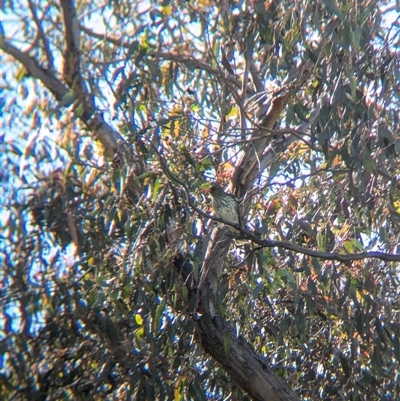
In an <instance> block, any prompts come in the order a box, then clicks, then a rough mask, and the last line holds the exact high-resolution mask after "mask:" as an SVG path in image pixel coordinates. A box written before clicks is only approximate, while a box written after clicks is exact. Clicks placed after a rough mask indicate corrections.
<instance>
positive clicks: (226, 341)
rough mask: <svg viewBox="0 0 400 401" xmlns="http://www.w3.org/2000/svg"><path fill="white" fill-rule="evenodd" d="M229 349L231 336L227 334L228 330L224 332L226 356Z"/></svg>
mask: <svg viewBox="0 0 400 401" xmlns="http://www.w3.org/2000/svg"><path fill="white" fill-rule="evenodd" d="M230 349H231V336H230V334H229V331H227V332H225V333H224V350H225V356H226V357H228V354H229V350H230Z"/></svg>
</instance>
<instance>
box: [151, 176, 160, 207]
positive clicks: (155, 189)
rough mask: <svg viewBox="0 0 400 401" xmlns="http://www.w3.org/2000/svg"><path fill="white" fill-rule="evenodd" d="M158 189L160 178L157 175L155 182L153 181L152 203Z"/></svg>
mask: <svg viewBox="0 0 400 401" xmlns="http://www.w3.org/2000/svg"><path fill="white" fill-rule="evenodd" d="M159 189H160V179H159V178H158V177H157V178H156V182H155V183H154V186H153V196H152V198H151V202H152V203H154V202H155V201H156V199H157V195H158V190H159Z"/></svg>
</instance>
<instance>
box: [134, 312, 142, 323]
mask: <svg viewBox="0 0 400 401" xmlns="http://www.w3.org/2000/svg"><path fill="white" fill-rule="evenodd" d="M135 322H136V324H137V325H138V326H142V325H143V318H142V316H140V315H139V314H138V313H137V314H136V315H135Z"/></svg>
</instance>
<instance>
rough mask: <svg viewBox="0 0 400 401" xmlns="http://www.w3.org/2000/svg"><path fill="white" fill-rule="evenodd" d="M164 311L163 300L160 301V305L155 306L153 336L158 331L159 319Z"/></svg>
mask: <svg viewBox="0 0 400 401" xmlns="http://www.w3.org/2000/svg"><path fill="white" fill-rule="evenodd" d="M164 309H165V299H163V300H162V301H161V303H160V304H159V305H158V306H157V309H156V314H155V316H154V332H155V334H156V333H157V332H158V331H159V329H160V319H161V316H162V314H163V312H164Z"/></svg>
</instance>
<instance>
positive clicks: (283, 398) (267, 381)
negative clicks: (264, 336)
mask: <svg viewBox="0 0 400 401" xmlns="http://www.w3.org/2000/svg"><path fill="white" fill-rule="evenodd" d="M196 327H197V332H198V334H199V336H200V342H201V345H202V347H203V349H204V350H205V351H206V352H207V353H208V354H210V355H211V356H212V357H213V358H214V359H215V360H216V361H217V362H218V363H219V364H220V365H221V366H222V367H223V368H224V369H225V370H226V372H227V373H228V374H229V375H230V376H231V378H232V379H233V380H234V381H235V382H236V383H237V384H238V385H240V387H241V388H242V389H243V390H244V391H246V392H247V393H248V394H249V396H250V397H251V398H252V399H253V400H255V401H299V400H300V398H299V397H298V396H297V394H296V393H295V392H294V391H292V390H291V389H290V388H289V387H288V386H287V385H286V384H284V383H283V382H282V381H281V379H279V378H278V377H277V376H276V375H275V374H274V373H273V372H272V370H271V369H270V368H269V366H268V365H267V363H266V362H265V361H264V360H263V358H262V357H260V356H259V355H258V354H257V353H256V352H255V351H254V349H253V348H252V347H251V346H250V345H249V344H248V343H247V342H246V341H245V340H244V338H243V337H241V336H240V337H237V336H236V335H235V334H233V333H232V332H230V331H229V328H228V327H226V325H225V323H224V321H223V319H222V318H221V317H219V316H216V317H214V318H213V319H211V317H210V316H209V315H202V316H201V317H200V318H199V319H198V320H197V321H196ZM228 338H229V339H228ZM227 341H228V342H229V347H226V344H227ZM227 348H229V349H227Z"/></svg>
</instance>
